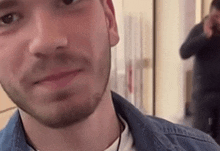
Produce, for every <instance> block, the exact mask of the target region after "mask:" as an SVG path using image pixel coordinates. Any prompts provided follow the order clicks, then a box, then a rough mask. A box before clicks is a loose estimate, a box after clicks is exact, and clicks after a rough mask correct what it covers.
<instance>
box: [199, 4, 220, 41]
mask: <svg viewBox="0 0 220 151" xmlns="http://www.w3.org/2000/svg"><path fill="white" fill-rule="evenodd" d="M214 26H215V27H216V28H217V30H214V28H213V27H214ZM203 28H204V33H205V34H206V37H207V38H208V39H210V38H211V37H212V36H213V35H216V34H219V31H220V30H219V29H220V10H218V9H216V8H214V7H213V8H211V11H210V13H209V16H208V17H207V18H206V19H205V22H204V27H203Z"/></svg>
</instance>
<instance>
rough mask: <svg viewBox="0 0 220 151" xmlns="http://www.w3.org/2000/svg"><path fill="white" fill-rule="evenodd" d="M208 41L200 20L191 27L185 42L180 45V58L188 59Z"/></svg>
mask: <svg viewBox="0 0 220 151" xmlns="http://www.w3.org/2000/svg"><path fill="white" fill-rule="evenodd" d="M208 41H209V40H208V38H207V36H206V34H205V33H204V32H203V22H201V23H200V24H197V25H196V26H195V27H193V29H192V30H191V31H190V33H189V35H188V37H187V38H186V40H185V42H184V43H183V44H182V46H181V47H180V56H181V58H182V59H188V58H189V57H191V56H192V55H194V54H196V53H197V52H198V51H199V50H201V49H202V48H203V47H204V46H205V45H206V44H207V43H208Z"/></svg>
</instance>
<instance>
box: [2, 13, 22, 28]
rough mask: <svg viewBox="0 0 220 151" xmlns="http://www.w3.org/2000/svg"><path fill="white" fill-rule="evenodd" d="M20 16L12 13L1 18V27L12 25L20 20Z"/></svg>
mask: <svg viewBox="0 0 220 151" xmlns="http://www.w3.org/2000/svg"><path fill="white" fill-rule="evenodd" d="M19 18H20V17H19V15H18V14H16V13H10V14H7V15H5V16H3V17H1V18H0V26H5V25H10V24H12V23H14V22H16V21H17V20H18V19H19Z"/></svg>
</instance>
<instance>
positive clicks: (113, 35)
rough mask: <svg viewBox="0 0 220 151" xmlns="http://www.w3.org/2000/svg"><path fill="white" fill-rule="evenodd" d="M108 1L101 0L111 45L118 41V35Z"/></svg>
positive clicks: (111, 7) (111, 8) (112, 11)
mask: <svg viewBox="0 0 220 151" xmlns="http://www.w3.org/2000/svg"><path fill="white" fill-rule="evenodd" d="M108 1H109V0H103V7H104V11H105V16H106V25H107V30H108V33H109V41H110V45H111V46H112V47H113V46H115V45H116V44H117V43H118V42H119V35H118V29H117V23H116V19H115V15H114V10H113V6H110V5H109V3H108Z"/></svg>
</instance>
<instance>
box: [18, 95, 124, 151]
mask: <svg viewBox="0 0 220 151" xmlns="http://www.w3.org/2000/svg"><path fill="white" fill-rule="evenodd" d="M103 99H104V100H102V101H101V102H100V104H99V106H98V107H97V109H96V110H95V112H94V113H93V114H92V115H90V116H89V117H88V118H87V119H85V120H83V121H80V122H79V123H74V124H73V125H71V126H69V127H65V128H61V129H52V128H49V127H47V126H45V125H42V124H41V123H39V122H38V121H36V120H35V119H34V118H32V117H28V118H25V117H26V116H29V115H25V116H22V114H26V113H24V112H22V114H21V118H22V122H23V125H24V129H25V132H26V135H27V138H28V140H29V143H30V144H31V145H32V146H33V147H34V148H35V149H38V150H40V151H60V150H65V151H68V150H78V151H81V150H90V151H103V150H105V149H106V148H108V147H109V146H110V145H111V144H112V143H113V142H114V141H115V140H116V139H117V138H118V137H119V135H120V126H121V124H120V122H119V120H118V118H117V115H116V113H115V110H114V106H113V103H112V99H111V95H110V93H109V94H107V95H106V94H105V95H104V97H103Z"/></svg>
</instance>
